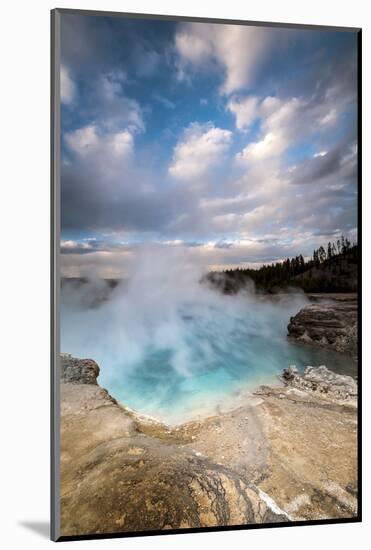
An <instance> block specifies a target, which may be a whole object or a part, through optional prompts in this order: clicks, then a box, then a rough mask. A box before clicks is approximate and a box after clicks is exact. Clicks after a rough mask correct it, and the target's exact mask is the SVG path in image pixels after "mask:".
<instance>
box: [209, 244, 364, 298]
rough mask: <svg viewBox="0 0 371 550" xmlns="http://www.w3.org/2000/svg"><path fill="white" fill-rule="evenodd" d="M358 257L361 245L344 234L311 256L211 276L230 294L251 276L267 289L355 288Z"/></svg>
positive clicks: (317, 290) (255, 281) (333, 289)
mask: <svg viewBox="0 0 371 550" xmlns="http://www.w3.org/2000/svg"><path fill="white" fill-rule="evenodd" d="M357 260H358V246H357V244H355V243H351V242H350V241H349V239H347V238H345V237H344V236H341V237H340V238H339V239H338V240H337V241H336V242H329V243H328V244H327V246H320V247H319V248H318V249H315V250H313V254H312V256H311V257H310V258H307V259H304V257H303V255H302V254H299V255H298V256H295V257H292V258H286V259H285V260H283V261H279V262H275V263H271V264H268V265H266V264H263V265H262V266H261V267H260V268H258V269H253V268H237V269H227V270H226V271H224V272H223V274H224V275H223V277H220V273H216V272H213V273H210V274H209V276H208V278H209V280H210V281H211V282H212V283H214V284H216V285H217V286H219V287H222V290H223V291H224V292H226V293H234V292H237V291H238V290H240V289H241V288H242V287H243V286H244V285H245V284H246V282H247V280H248V279H251V280H253V281H254V283H255V285H256V287H257V288H258V289H263V290H267V291H275V290H277V289H280V288H283V287H287V286H298V287H301V288H303V289H304V290H307V291H310V292H321V291H322V292H331V291H332V292H341V291H347V290H353V288H351V287H352V286H354V284H356V283H354V279H356V270H357V265H356V264H357ZM347 277H348V278H349V281H347Z"/></svg>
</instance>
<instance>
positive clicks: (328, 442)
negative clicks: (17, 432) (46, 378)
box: [61, 355, 357, 535]
mask: <svg viewBox="0 0 371 550" xmlns="http://www.w3.org/2000/svg"><path fill="white" fill-rule="evenodd" d="M98 374H99V367H98V365H96V363H95V362H94V361H91V360H79V359H75V358H72V357H71V356H69V355H63V356H62V358H61V534H62V535H81V534H89V533H114V532H125V531H126V532H128V531H129V532H130V531H138V530H139V531H144V530H160V529H177V528H180V529H181V528H189V527H210V526H218V525H219V526H226V525H239V524H249V523H266V522H269V523H271V522H282V521H285V522H287V521H291V520H299V519H326V518H345V517H353V516H355V515H356V514H357V456H356V451H357V439H356V438H357V385H356V383H355V382H354V380H353V379H352V378H350V377H346V376H340V375H335V374H333V373H330V371H328V370H327V369H326V368H325V367H321V368H319V369H309V370H308V369H307V371H306V372H305V374H304V375H302V376H301V375H299V374H298V373H297V372H296V370H295V369H289V370H286V371H285V372H284V373H283V376H282V381H281V383H280V384H278V385H277V387H261V388H259V389H258V390H257V391H256V392H255V394H254V395H253V396H251V395H246V396H245V399H242V401H241V396H240V398H239V405H241V403H242V405H241V406H239V407H238V408H237V409H235V410H231V411H229V412H225V413H221V414H218V415H215V416H213V417H209V418H206V419H203V420H199V421H193V422H188V423H186V424H183V425H179V426H175V427H169V426H165V425H163V424H161V423H158V422H156V421H154V420H152V419H149V418H146V417H143V416H140V415H138V414H137V413H135V412H134V411H131V410H129V409H126V408H125V407H123V406H121V405H119V404H118V403H117V402H116V401H115V400H114V399H113V398H112V397H111V396H110V395H109V394H108V392H107V391H106V390H104V389H102V388H101V387H100V386H99V385H98V384H97V376H98Z"/></svg>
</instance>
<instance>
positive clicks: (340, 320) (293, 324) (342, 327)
mask: <svg viewBox="0 0 371 550" xmlns="http://www.w3.org/2000/svg"><path fill="white" fill-rule="evenodd" d="M287 330H288V334H289V336H290V337H292V338H295V339H296V340H299V341H302V342H305V343H315V344H318V345H320V346H324V347H328V348H331V349H333V350H335V351H338V352H341V353H347V354H349V355H352V356H356V355H357V302H356V301H355V300H354V301H348V302H345V301H344V302H339V301H337V302H334V303H331V304H322V303H317V304H312V305H309V306H306V307H304V308H303V309H301V310H300V311H299V313H297V314H296V315H295V316H294V317H291V319H290V323H289V325H288V327H287Z"/></svg>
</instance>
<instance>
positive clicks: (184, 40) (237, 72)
mask: <svg viewBox="0 0 371 550" xmlns="http://www.w3.org/2000/svg"><path fill="white" fill-rule="evenodd" d="M274 34H276V33H275V30H274V29H268V30H267V29H264V28H262V27H250V26H244V25H217V24H212V23H210V24H205V23H202V24H201V23H186V24H184V25H182V26H181V28H180V30H179V31H178V33H177V34H176V37H175V46H176V49H177V51H178V54H179V56H180V60H181V64H180V71H179V73H180V75H181V77H184V74H186V71H187V65H188V66H189V65H194V66H196V67H197V66H198V67H199V66H202V65H204V64H205V63H208V62H209V61H210V60H212V61H214V62H216V63H217V64H218V65H221V66H222V67H223V68H224V70H225V79H224V83H223V84H222V87H221V89H220V91H221V93H223V94H230V93H232V92H235V91H237V90H240V89H241V88H246V87H248V86H249V85H251V83H252V81H253V78H254V77H255V74H256V71H257V69H258V66H259V62H260V61H261V60H262V58H263V57H264V55H265V53H266V52H267V49H268V47H269V46H270V44H271V42H272V40H273V35H274Z"/></svg>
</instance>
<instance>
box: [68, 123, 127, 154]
mask: <svg viewBox="0 0 371 550" xmlns="http://www.w3.org/2000/svg"><path fill="white" fill-rule="evenodd" d="M65 141H66V144H67V146H68V147H69V149H70V150H71V151H73V152H74V153H75V154H77V155H78V156H80V157H87V156H90V155H94V156H96V155H100V156H101V155H104V156H106V157H111V158H121V159H123V158H128V157H129V156H131V154H132V152H133V146H134V141H133V136H132V135H131V133H130V132H129V131H128V130H123V131H122V132H115V133H112V134H103V135H100V134H99V132H98V128H97V126H96V125H91V126H85V127H84V128H79V129H78V130H74V131H73V132H69V133H67V134H66V135H65Z"/></svg>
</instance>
